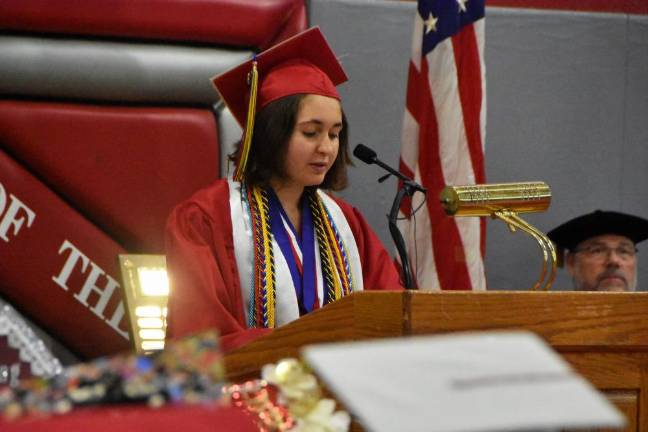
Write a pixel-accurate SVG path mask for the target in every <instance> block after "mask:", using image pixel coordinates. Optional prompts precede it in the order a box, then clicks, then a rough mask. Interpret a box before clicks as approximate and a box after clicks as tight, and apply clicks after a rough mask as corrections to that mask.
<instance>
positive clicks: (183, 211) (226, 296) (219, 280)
mask: <svg viewBox="0 0 648 432" xmlns="http://www.w3.org/2000/svg"><path fill="white" fill-rule="evenodd" d="M228 203H229V190H228V185H227V183H226V182H224V181H220V182H217V183H216V184H215V185H213V186H211V187H210V188H209V189H208V190H205V191H201V192H199V193H198V194H196V195H194V197H192V198H191V199H190V200H188V201H186V202H185V203H182V204H180V205H179V206H178V207H176V208H175V209H174V211H173V212H172V213H171V216H170V217H169V220H168V222H167V230H166V256H167V267H168V271H169V277H170V280H171V293H170V296H169V313H168V318H167V323H168V327H167V335H168V337H170V338H175V337H181V336H185V335H188V334H191V333H195V332H197V331H200V330H205V329H208V328H216V329H217V330H218V331H219V332H220V334H221V344H222V347H223V350H224V351H228V350H231V349H233V348H236V347H238V346H241V345H243V344H244V343H246V342H249V341H251V340H253V339H255V338H257V337H259V336H261V335H263V334H265V333H267V332H269V331H270V330H267V329H248V328H247V326H246V324H245V314H244V312H243V300H242V296H241V288H240V283H239V277H238V270H237V267H236V259H235V257H234V246H233V238H232V221H231V219H230V212H229V205H228Z"/></svg>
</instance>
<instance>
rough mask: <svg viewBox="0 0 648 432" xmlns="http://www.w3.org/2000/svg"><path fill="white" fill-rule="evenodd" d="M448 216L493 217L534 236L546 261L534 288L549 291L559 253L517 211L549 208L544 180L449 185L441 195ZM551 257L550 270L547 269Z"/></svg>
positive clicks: (510, 227) (548, 191)
mask: <svg viewBox="0 0 648 432" xmlns="http://www.w3.org/2000/svg"><path fill="white" fill-rule="evenodd" d="M440 200H441V206H442V207H443V209H444V210H445V212H446V214H447V215H449V216H490V217H492V218H493V219H500V220H502V221H504V222H505V223H506V224H507V225H508V227H509V229H510V230H511V232H515V231H516V229H520V230H521V231H523V232H525V233H527V234H529V235H530V236H532V237H533V238H534V239H535V240H536V241H537V242H538V244H539V245H540V249H541V250H542V255H543V262H542V270H541V271H540V277H539V278H538V280H537V281H536V283H535V284H534V285H533V287H532V288H531V289H532V290H538V289H543V290H549V289H551V285H552V284H553V282H554V280H555V279H556V267H557V255H556V249H555V248H554V245H553V243H552V242H551V240H549V238H547V236H546V235H544V234H543V233H542V232H541V231H540V230H538V229H537V228H535V227H534V226H533V225H531V224H529V223H528V222H526V221H525V220H523V219H522V218H520V216H518V213H531V212H541V211H545V210H546V209H547V208H549V204H550V203H551V190H550V189H549V186H548V185H547V184H546V183H544V182H524V183H498V184H490V185H467V186H447V187H445V188H444V189H443V191H442V192H441V196H440ZM549 259H551V271H550V272H549V276H548V277H547V269H548V265H549Z"/></svg>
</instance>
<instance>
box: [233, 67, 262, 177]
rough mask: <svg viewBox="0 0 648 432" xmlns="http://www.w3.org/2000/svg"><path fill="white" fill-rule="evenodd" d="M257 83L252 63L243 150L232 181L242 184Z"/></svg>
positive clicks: (252, 121) (256, 74) (250, 138)
mask: <svg viewBox="0 0 648 432" xmlns="http://www.w3.org/2000/svg"><path fill="white" fill-rule="evenodd" d="M258 83H259V72H258V71H257V62H256V60H254V61H253V62H252V70H251V71H250V73H249V74H248V85H249V86H250V103H249V104H248V112H247V121H246V123H245V134H244V135H243V143H242V146H243V148H242V149H241V156H240V158H239V163H238V165H237V167H236V173H235V174H234V180H235V181H239V182H242V181H243V178H244V173H245V166H246V165H247V160H248V155H249V154H250V145H251V144H252V132H253V131H254V117H255V113H256V100H257V87H258Z"/></svg>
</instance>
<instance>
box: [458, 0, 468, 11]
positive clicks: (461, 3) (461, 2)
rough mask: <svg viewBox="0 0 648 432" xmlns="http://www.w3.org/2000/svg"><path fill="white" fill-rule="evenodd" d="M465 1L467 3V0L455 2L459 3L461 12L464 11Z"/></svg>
mask: <svg viewBox="0 0 648 432" xmlns="http://www.w3.org/2000/svg"><path fill="white" fill-rule="evenodd" d="M466 3H468V0H457V4H459V10H460V11H461V12H466Z"/></svg>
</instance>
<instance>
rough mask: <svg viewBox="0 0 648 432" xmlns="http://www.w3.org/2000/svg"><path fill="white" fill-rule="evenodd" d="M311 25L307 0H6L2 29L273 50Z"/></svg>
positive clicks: (1, 14) (2, 6) (0, 18)
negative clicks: (269, 48) (80, 0)
mask: <svg viewBox="0 0 648 432" xmlns="http://www.w3.org/2000/svg"><path fill="white" fill-rule="evenodd" d="M306 25H307V17H306V6H305V4H304V0H183V1H177V0H138V1H133V0H93V1H87V2H81V3H80V2H79V1H77V0H57V1H51V0H2V1H0V28H3V29H9V30H18V31H32V32H52V33H63V34H76V35H91V36H113V37H129V38H141V39H164V40H183V41H192V42H209V43H216V44H224V45H234V46H248V47H257V48H261V49H263V48H267V47H269V46H272V45H273V44H274V43H276V42H278V41H281V40H282V39H285V38H286V37H289V36H292V35H294V34H296V33H298V32H299V31H301V30H304V29H305V28H306Z"/></svg>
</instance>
